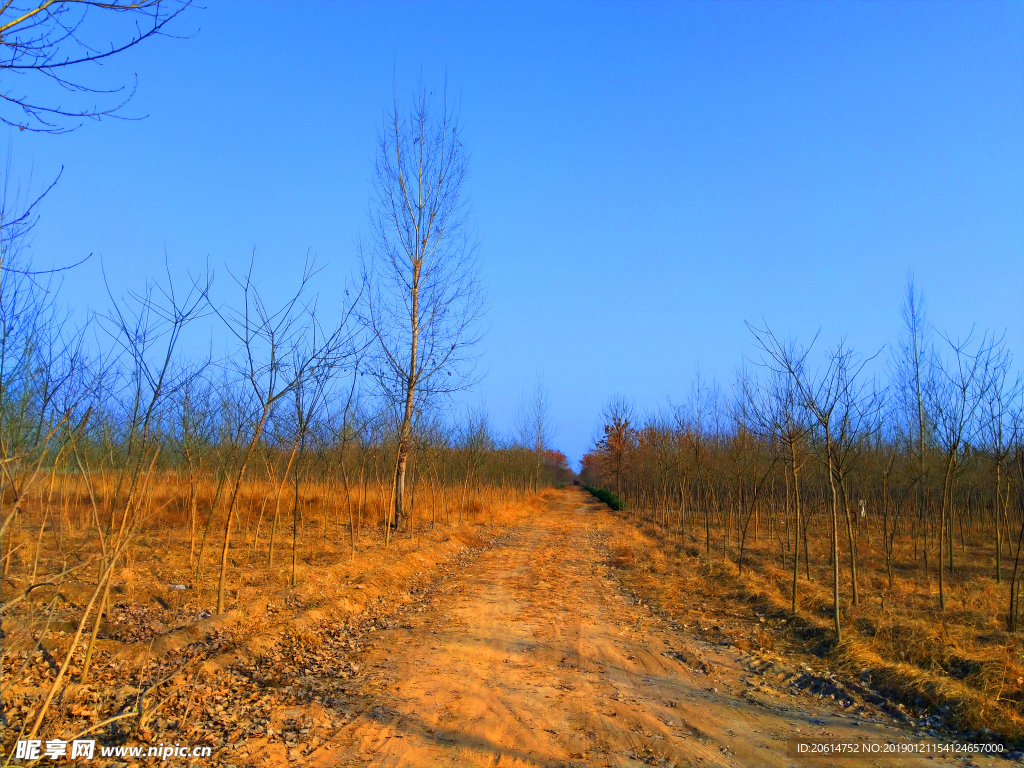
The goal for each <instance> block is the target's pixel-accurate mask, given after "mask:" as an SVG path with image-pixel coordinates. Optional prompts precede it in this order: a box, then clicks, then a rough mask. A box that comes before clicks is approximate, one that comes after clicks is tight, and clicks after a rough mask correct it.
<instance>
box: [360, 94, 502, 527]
mask: <svg viewBox="0 0 1024 768" xmlns="http://www.w3.org/2000/svg"><path fill="white" fill-rule="evenodd" d="M468 161H469V158H468V154H467V152H466V149H465V147H464V145H463V143H462V129H461V126H460V125H459V121H458V118H457V115H456V114H455V113H454V112H453V111H452V110H451V108H450V106H449V104H448V98H447V90H445V92H444V94H443V96H442V102H441V105H440V107H439V109H438V110H436V111H435V108H434V104H433V101H432V99H431V95H430V94H429V93H428V92H427V91H426V90H425V89H421V90H420V91H419V92H418V93H417V94H416V96H415V97H414V100H413V105H412V109H411V110H410V112H409V114H408V115H407V116H405V115H403V114H402V112H401V111H400V109H399V106H398V102H397V99H396V100H395V101H394V102H393V104H392V108H391V110H390V111H389V112H388V113H387V115H386V117H385V124H384V127H383V129H382V130H381V132H380V136H379V140H378V148H377V162H376V165H375V168H374V171H375V174H374V194H373V199H372V206H373V207H372V210H371V213H370V221H371V225H372V232H373V240H372V244H371V246H370V248H369V253H365V252H364V254H363V269H362V273H363V280H364V284H365V286H366V290H365V294H364V295H365V303H364V305H363V309H362V312H361V318H362V321H363V322H364V324H365V325H366V327H367V328H368V329H369V330H370V332H371V333H372V335H373V337H374V339H375V340H376V352H377V355H376V365H375V366H374V377H375V379H376V381H377V383H378V385H379V387H380V389H381V392H382V393H383V394H384V396H385V397H386V398H387V399H388V400H389V401H390V402H391V403H393V404H394V405H395V407H396V408H397V409H398V411H399V426H398V454H397V458H396V462H395V474H394V494H393V504H392V509H393V514H394V519H393V523H394V524H395V525H396V526H397V525H400V524H401V523H402V520H403V517H404V506H403V505H404V495H405V473H406V466H407V464H408V460H409V451H410V448H411V445H412V422H413V414H414V411H415V410H416V409H417V407H418V403H419V402H420V401H422V400H429V399H431V398H434V397H437V396H439V395H446V394H450V393H453V392H455V391H458V390H461V389H464V388H465V387H467V386H469V385H470V383H471V378H470V376H471V366H470V365H469V363H471V357H470V350H471V348H472V347H473V345H474V344H475V343H476V342H477V341H478V340H479V338H480V332H479V328H478V325H479V320H480V317H481V315H482V312H483V298H484V297H483V292H482V289H481V286H480V283H479V279H478V262H477V245H476V242H475V240H474V239H473V234H472V232H471V231H470V227H469V223H468V218H467V216H468V208H467V204H466V201H465V199H464V185H465V181H466V177H467V173H468V168H469V163H468Z"/></svg>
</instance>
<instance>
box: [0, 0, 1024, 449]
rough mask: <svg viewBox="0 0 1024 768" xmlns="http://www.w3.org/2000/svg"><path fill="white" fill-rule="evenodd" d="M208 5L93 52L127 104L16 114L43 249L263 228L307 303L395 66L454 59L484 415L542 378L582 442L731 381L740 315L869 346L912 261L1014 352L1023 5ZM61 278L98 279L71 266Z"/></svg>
mask: <svg viewBox="0 0 1024 768" xmlns="http://www.w3.org/2000/svg"><path fill="white" fill-rule="evenodd" d="M208 5H209V7H208V8H206V9H194V10H192V11H191V12H189V13H187V14H185V16H184V17H183V18H182V19H181V22H182V23H181V24H178V25H177V29H176V31H178V32H181V33H191V32H196V30H198V32H197V34H195V36H194V37H193V38H192V39H188V40H168V39H163V40H156V41H150V42H149V43H148V44H146V45H144V46H142V47H140V48H139V49H137V50H135V51H133V52H131V53H130V54H127V55H125V56H123V57H122V58H120V59H117V60H113V61H111V62H110V63H109V64H107V65H106V66H105V67H104V68H103V70H102V71H101V75H102V77H103V78H104V79H109V81H110V82H117V81H118V80H119V78H121V76H122V75H124V74H126V73H127V74H128V75H129V76H130V73H132V72H137V73H138V76H139V88H138V92H137V95H136V97H135V99H134V101H133V103H132V105H131V106H130V107H129V109H128V113H129V114H134V115H147V117H146V119H145V120H142V121H137V122H126V121H116V120H108V121H104V122H102V123H99V124H94V123H89V124H87V125H85V126H84V127H83V128H82V129H80V130H78V131H77V132H75V133H73V134H71V135H67V136H61V137H41V136H33V135H30V134H29V133H28V132H24V133H16V132H11V135H10V137H9V138H10V141H11V147H12V151H13V155H14V162H15V171H16V173H18V174H20V178H21V179H22V180H24V179H25V178H26V176H27V173H28V169H29V168H30V167H31V168H32V169H33V173H34V179H35V181H36V186H38V185H39V184H41V183H42V181H43V180H44V179H48V178H51V177H52V176H53V175H54V174H55V173H56V170H57V169H59V167H60V166H61V165H63V166H65V172H64V177H63V179H62V180H61V182H60V184H59V185H58V187H57V188H56V189H55V190H54V192H53V193H52V194H51V196H50V197H49V198H48V200H47V202H46V204H45V206H44V208H43V210H42V214H43V218H42V221H41V223H40V226H39V228H38V230H37V231H36V233H35V238H34V242H33V253H34V257H35V259H36V261H37V263H40V264H48V263H66V262H69V261H74V260H77V259H78V258H80V257H81V256H84V255H85V254H88V253H95V254H97V255H101V256H102V259H103V263H104V264H105V266H106V269H107V272H108V276H109V279H110V281H111V283H112V285H113V286H114V287H115V290H122V289H124V288H128V287H135V286H138V285H139V284H140V282H141V281H142V279H143V278H144V277H145V276H146V275H147V274H153V273H155V272H156V271H157V270H159V269H161V268H162V262H163V258H164V253H165V250H166V253H167V254H168V255H169V257H170V259H171V260H172V262H173V263H174V264H175V265H176V268H181V269H183V268H184V267H185V266H190V267H192V268H193V269H194V268H197V267H200V266H201V265H202V264H203V262H204V261H205V260H206V259H207V258H209V259H210V261H211V263H212V264H213V265H214V267H216V268H217V269H218V271H219V273H220V275H221V277H226V275H224V274H223V265H224V264H225V263H226V264H228V265H234V266H235V267H238V266H240V265H242V264H244V263H245V262H247V260H248V258H249V255H250V253H251V252H252V251H253V249H254V248H255V251H256V259H257V266H258V270H259V272H260V274H262V275H263V276H264V278H265V283H266V285H267V286H268V288H269V290H271V291H274V290H276V286H278V285H287V284H289V282H290V280H293V279H294V277H295V275H296V274H297V272H298V269H299V267H300V265H301V262H302V260H303V258H304V256H305V254H306V252H307V250H311V251H312V252H313V253H315V254H316V255H317V257H318V260H319V261H320V262H322V263H327V264H329V267H328V269H327V271H326V272H325V274H324V279H323V283H322V288H321V293H322V301H328V302H329V301H330V300H331V297H332V296H334V295H336V292H337V291H338V290H340V287H341V286H342V285H343V283H344V280H345V279H346V276H354V274H355V271H356V261H355V249H354V245H353V244H354V241H355V240H356V238H357V237H358V236H359V234H360V233H361V232H364V233H365V232H366V229H367V227H366V209H367V204H368V199H369V178H370V172H371V164H372V161H373V156H374V149H375V134H376V131H377V128H378V126H379V124H380V122H381V118H382V114H383V109H384V107H385V105H386V103H387V102H388V100H389V99H390V97H391V93H392V84H393V82H394V83H395V84H396V85H397V91H398V94H399V96H400V97H401V96H406V95H407V94H409V93H410V92H411V91H412V89H413V88H414V87H415V85H416V82H417V80H418V79H419V78H420V77H421V76H422V80H423V82H424V83H426V84H427V85H430V86H434V87H437V86H439V85H440V83H441V82H442V79H443V77H444V74H445V72H447V76H448V82H449V89H450V92H451V93H452V94H454V95H455V96H456V97H457V98H458V99H459V100H460V101H461V115H462V120H463V123H464V126H465V139H466V143H467V145H468V147H469V149H470V151H471V153H472V177H471V179H470V184H469V190H468V191H469V195H470V200H471V203H472V208H473V216H474V220H475V222H476V225H477V227H478V230H479V234H480V239H481V243H482V250H481V256H482V259H483V277H484V280H485V283H486V286H487V289H488V294H489V305H490V311H489V313H488V316H487V323H488V326H489V332H488V335H487V337H486V339H485V341H484V344H483V345H482V347H481V352H482V357H481V366H482V368H483V369H484V370H485V371H486V372H487V376H486V378H485V380H484V381H483V383H482V384H481V386H480V387H479V388H478V390H477V391H476V392H474V393H472V394H471V395H469V396H468V399H469V400H470V401H472V402H482V403H484V404H485V405H486V407H487V408H488V410H489V411H490V413H491V414H492V420H493V423H494V424H495V426H497V427H498V428H501V429H508V428H510V427H511V421H512V411H513V409H514V407H515V403H516V401H517V399H518V397H519V394H520V392H521V391H522V390H524V389H529V388H530V387H531V386H532V385H533V383H534V381H535V379H536V377H537V376H538V375H539V374H542V375H543V376H544V379H545V381H546V383H547V386H548V389H549V391H550V395H551V401H552V408H553V412H554V415H555V418H556V422H557V429H558V438H557V440H556V443H557V445H558V446H559V447H561V448H562V449H563V450H565V451H566V453H568V454H569V456H570V458H572V459H573V460H577V459H578V458H579V457H580V456H581V455H582V453H583V452H584V451H585V450H586V449H587V447H588V446H589V444H590V440H591V437H592V436H593V434H594V433H595V430H596V427H597V417H598V413H599V411H600V409H601V408H602V406H603V405H604V403H605V402H606V401H607V399H608V397H609V396H610V395H611V394H613V393H616V392H621V393H624V394H627V395H628V396H630V397H631V398H632V399H633V400H634V401H635V402H636V404H637V407H638V408H639V409H640V410H643V409H645V408H646V409H653V408H657V407H659V406H660V405H663V404H665V403H666V402H667V398H672V399H673V400H674V401H676V402H678V401H681V400H682V399H683V398H684V397H685V394H686V391H687V388H688V386H689V382H690V380H691V377H692V374H693V371H694V369H695V367H696V366H697V365H698V364H699V365H700V367H701V369H702V370H703V371H704V373H705V374H706V375H708V376H711V377H715V378H718V379H719V380H722V381H728V379H729V378H730V377H731V376H732V374H733V372H734V370H735V369H736V367H737V365H738V364H739V363H740V362H741V360H742V358H743V355H744V354H745V353H750V352H751V345H750V337H749V334H748V332H747V330H746V329H745V327H744V324H743V321H744V320H759V319H760V318H761V317H762V316H763V317H764V318H765V319H766V320H767V321H768V322H769V323H770V324H771V325H772V326H773V327H774V328H776V329H777V330H779V331H780V332H781V333H783V334H786V333H794V334H797V335H798V336H800V337H804V338H807V337H809V336H810V335H812V334H813V332H814V331H815V330H816V329H817V328H818V327H819V326H820V327H821V328H822V329H823V339H825V340H826V341H827V342H831V341H834V340H835V339H837V338H838V337H839V336H841V335H843V334H846V335H847V337H848V340H849V342H850V343H851V344H852V345H853V346H854V347H855V348H858V349H861V350H863V351H865V352H874V351H877V350H878V348H880V347H881V346H882V345H883V344H885V343H886V342H887V341H890V340H892V339H893V338H894V337H895V334H896V331H897V326H898V321H899V314H898V310H899V303H900V298H901V294H902V291H903V288H904V281H905V278H906V275H907V273H908V270H913V271H914V272H915V274H916V276H917V282H918V284H919V287H920V288H922V289H923V290H924V292H925V294H926V299H927V301H928V305H929V309H930V316H931V319H932V320H933V321H934V322H935V324H936V325H937V326H938V327H939V328H940V329H946V330H948V331H949V332H951V333H952V334H954V335H958V334H959V335H963V334H965V333H966V332H968V331H969V330H970V328H971V326H972V325H973V324H977V326H978V327H979V328H982V329H999V330H1002V329H1006V330H1007V333H1008V339H1009V340H1010V342H1011V344H1012V345H1013V347H1014V349H1015V351H1016V354H1017V357H1018V361H1019V358H1020V357H1021V356H1022V354H1024V4H1022V3H1019V2H1012V3H1009V2H1008V3H999V2H969V3H955V2H942V3H914V2H896V3H885V2H870V3H869V2H862V3H839V2H828V3H826V2H820V3H811V2H796V3H770V2H761V3H727V2H720V3H696V2H687V3H682V2H679V3H654V4H642V3H635V2H632V3H628V4H625V3H623V4H619V3H610V2H601V3H547V2H545V3H538V4H523V3H518V2H517V3H508V4H501V3H476V2H473V3H407V2H402V3H395V4H384V3H373V4H371V3H360V4H346V3H340V2H336V3H315V2H302V3H272V2H269V0H267V1H265V2H259V3H248V2H246V3H243V2H241V1H236V2H213V3H209V4H208ZM282 276H283V278H282ZM65 287H66V294H65V298H66V299H67V300H68V301H69V302H71V303H73V304H77V305H79V306H84V305H89V306H93V307H99V306H102V304H103V303H104V302H105V299H104V298H103V292H102V281H101V276H100V270H99V262H98V261H97V260H95V259H94V260H93V261H92V262H90V263H89V264H88V265H86V266H85V267H82V268H80V269H78V270H77V271H76V272H74V273H73V274H72V275H71V276H70V277H69V278H68V279H67V281H66V286H65Z"/></svg>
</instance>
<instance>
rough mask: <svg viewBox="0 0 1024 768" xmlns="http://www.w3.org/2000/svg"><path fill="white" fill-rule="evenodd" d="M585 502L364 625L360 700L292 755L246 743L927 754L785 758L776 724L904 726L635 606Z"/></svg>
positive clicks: (333, 754)
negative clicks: (785, 677)
mask: <svg viewBox="0 0 1024 768" xmlns="http://www.w3.org/2000/svg"><path fill="white" fill-rule="evenodd" d="M588 498H589V497H587V496H585V495H584V494H583V493H582V492H578V491H575V490H567V491H566V492H565V493H563V494H562V495H561V496H560V497H559V499H558V501H556V502H555V503H554V505H553V508H552V510H551V511H550V514H547V515H544V516H541V517H538V518H537V519H536V520H535V522H534V523H533V524H532V525H531V526H530V527H528V528H526V529H521V530H519V531H517V532H516V533H514V534H512V535H510V536H508V537H507V539H506V541H505V542H503V543H502V544H501V545H500V546H496V547H493V548H491V549H489V550H488V551H485V552H483V553H482V554H481V555H479V557H478V558H477V559H476V561H475V563H474V565H473V567H472V568H471V569H468V572H466V573H464V574H460V575H458V576H456V577H454V578H453V579H451V580H449V581H448V582H447V583H446V584H445V585H444V587H443V588H442V590H441V591H440V592H438V593H437V594H435V595H434V597H433V598H432V599H431V600H430V601H429V602H428V603H426V604H425V605H424V606H423V607H422V608H421V609H420V611H419V612H416V613H413V614H411V615H407V616H406V617H405V619H404V620H403V622H404V623H403V624H401V625H397V626H396V627H395V628H394V629H389V630H386V631H382V632H379V633H377V638H378V639H377V641H376V643H375V647H374V648H373V650H370V651H368V652H367V653H366V655H365V656H364V657H363V659H362V662H363V665H364V669H365V677H364V678H363V679H362V681H361V685H360V694H361V696H362V699H361V700H362V701H364V702H372V706H369V704H368V705H367V706H368V707H369V708H367V709H365V710H363V711H361V712H358V711H356V712H354V713H353V714H354V717H353V719H352V720H351V721H350V722H349V723H347V724H345V725H344V726H343V727H341V728H337V729H331V732H330V733H328V734H325V736H324V739H323V742H322V743H321V745H320V746H318V747H317V748H316V750H315V751H313V752H312V753H310V754H303V755H302V756H301V757H297V756H295V755H288V754H286V752H285V747H284V746H283V745H267V747H266V749H267V751H265V752H263V753H262V754H261V755H253V757H254V758H257V759H259V760H261V761H262V760H268V761H270V762H274V761H275V760H280V761H281V764H284V763H285V762H286V761H287V760H288V759H289V758H290V759H291V760H298V764H301V765H320V766H327V765H357V764H370V765H418V766H432V765H499V766H504V765H616V766H618V765H644V764H647V765H728V766H732V765H737V766H746V765H757V766H774V765H822V764H838V765H891V764H894V762H896V763H898V764H901V765H915V764H921V765H935V764H936V759H938V760H939V761H940V762H941V761H942V760H943V759H944V758H941V757H940V758H924V757H916V758H913V759H906V758H903V759H900V760H898V761H894V760H893V759H892V757H891V756H886V755H881V756H878V757H877V758H861V759H857V760H853V761H851V760H842V761H836V760H829V759H812V760H808V759H800V758H796V757H793V756H791V755H789V754H788V753H787V740H788V739H790V738H793V737H802V736H807V737H822V738H834V739H837V740H838V739H842V740H849V741H851V742H859V743H864V742H875V743H881V742H885V741H886V740H895V741H897V742H902V741H907V740H908V739H909V738H912V737H913V736H914V734H911V733H910V732H909V731H905V730H902V729H901V728H900V727H899V726H897V725H896V724H894V723H893V722H892V721H891V720H890V719H889V718H886V717H884V716H882V714H881V713H880V712H879V711H877V710H871V711H867V710H864V709H863V708H861V709H860V711H859V712H857V711H854V712H851V711H849V709H847V710H843V709H841V708H840V707H838V706H837V705H835V704H834V703H832V702H831V701H829V702H828V705H826V704H824V703H823V702H822V700H820V699H817V698H813V699H812V698H811V697H807V696H798V695H790V694H789V692H788V691H785V690H779V689H778V688H773V689H771V690H769V689H768V688H767V687H766V686H764V685H763V684H762V683H760V682H759V681H758V679H757V677H756V675H752V674H751V673H750V669H749V664H747V665H746V666H745V663H744V661H745V660H744V656H743V654H742V653H741V652H740V651H738V650H737V649H736V648H735V647H730V646H721V645H715V644H711V643H710V642H707V641H704V640H701V639H700V638H699V637H697V636H695V635H692V634H690V633H689V632H688V631H687V630H685V629H683V628H681V627H673V626H671V622H670V621H669V620H667V619H665V618H661V617H659V616H657V615H656V614H655V613H654V612H652V611H651V610H650V609H649V608H647V607H645V606H642V605H639V604H637V603H636V602H635V601H634V600H633V599H632V598H631V597H630V596H629V595H628V594H626V593H625V592H624V591H623V590H622V588H621V587H620V586H619V583H618V581H617V579H616V578H615V576H614V571H613V569H611V568H610V567H609V566H608V565H606V562H607V560H608V556H607V551H606V549H605V547H604V543H603V540H604V536H605V535H606V532H607V531H608V530H610V526H611V525H613V524H614V518H612V517H611V515H609V514H608V512H607V511H604V510H603V508H601V507H598V506H597V505H595V504H592V503H589V502H588V501H587V500H588ZM747 661H749V660H747ZM709 673H710V674H709ZM829 707H831V708H829ZM274 750H277V751H276V752H275V751H274ZM974 762H975V763H976V764H982V763H988V764H998V765H1007V762H1006V761H1005V760H1004V759H1002V758H997V759H994V760H993V759H985V758H975V761H974ZM293 764H294V763H293ZM961 764H962V763H961Z"/></svg>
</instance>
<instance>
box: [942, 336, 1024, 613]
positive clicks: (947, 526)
mask: <svg viewBox="0 0 1024 768" xmlns="http://www.w3.org/2000/svg"><path fill="white" fill-rule="evenodd" d="M947 342H948V343H949V345H950V348H951V351H952V360H951V361H950V363H949V365H945V366H941V368H940V371H941V373H940V375H939V377H938V378H939V380H938V383H937V386H936V387H935V388H934V389H933V390H932V392H931V397H930V400H931V408H930V410H931V412H932V413H934V414H935V437H936V440H937V442H938V445H939V447H940V448H941V450H942V458H943V463H944V464H945V467H944V472H943V479H942V504H941V511H940V515H939V607H940V608H941V609H942V610H945V608H946V592H945V584H944V577H943V573H942V570H943V565H944V564H946V565H948V568H949V572H950V574H952V572H953V530H952V521H949V522H947V520H948V518H949V517H950V513H951V507H952V498H951V497H952V480H953V472H954V470H955V469H956V467H957V464H958V462H959V460H960V453H961V450H962V449H963V446H964V443H965V442H968V441H970V440H972V439H973V437H974V434H975V430H976V429H977V428H978V419H977V414H978V412H979V411H980V410H981V408H982V405H983V404H984V402H985V400H986V398H987V396H988V394H987V390H988V388H989V387H990V386H991V384H992V379H993V374H994V371H995V370H997V369H999V368H1002V367H1008V365H1009V361H1008V359H1007V358H1006V354H1007V352H1006V350H1005V349H1001V348H999V345H998V344H997V342H996V341H995V340H994V339H991V338H990V337H989V336H988V335H985V336H983V337H982V338H981V340H980V342H979V344H978V348H977V350H976V351H975V352H974V353H973V354H972V353H971V352H970V351H969V350H968V345H969V343H970V339H968V340H967V341H965V342H962V343H958V342H953V341H950V340H949V339H947ZM947 536H948V539H949V541H948V548H947V550H946V552H945V557H944V550H943V547H944V545H946V543H947V542H946V538H947ZM944 560H945V561H946V562H945V563H944Z"/></svg>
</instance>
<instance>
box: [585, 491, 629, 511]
mask: <svg viewBox="0 0 1024 768" xmlns="http://www.w3.org/2000/svg"><path fill="white" fill-rule="evenodd" d="M583 488H584V489H585V490H587V491H588V492H589V493H590V495H591V496H593V497H594V498H595V499H599V500H601V501H603V502H604V503H605V504H607V505H608V506H609V507H611V508H612V509H614V510H615V511H616V512H623V511H625V509H626V502H624V501H623V500H622V499H620V498H619V497H618V496H616V495H615V494H614V493H612V492H611V491H606V490H605V489H604V488H594V487H593V486H590V485H584V486H583Z"/></svg>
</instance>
